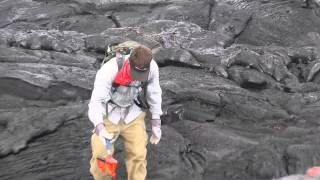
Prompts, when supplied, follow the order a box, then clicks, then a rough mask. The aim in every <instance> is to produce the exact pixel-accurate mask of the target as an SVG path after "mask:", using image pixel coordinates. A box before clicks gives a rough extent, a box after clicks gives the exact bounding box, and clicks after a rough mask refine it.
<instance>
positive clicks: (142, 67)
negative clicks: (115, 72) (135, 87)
mask: <svg viewBox="0 0 320 180" xmlns="http://www.w3.org/2000/svg"><path fill="white" fill-rule="evenodd" d="M151 60H152V51H151V50H150V49H149V48H147V47H146V46H143V45H140V46H138V47H136V48H134V49H133V50H132V53H131V55H130V57H129V62H130V75H131V77H132V79H134V80H138V81H147V80H148V75H149V71H150V62H151Z"/></svg>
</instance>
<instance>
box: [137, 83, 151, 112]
mask: <svg viewBox="0 0 320 180" xmlns="http://www.w3.org/2000/svg"><path fill="white" fill-rule="evenodd" d="M147 86H148V82H141V86H140V87H141V88H142V93H139V95H138V97H137V99H135V100H133V102H134V103H135V104H136V105H137V106H138V107H140V108H142V109H149V108H150V105H149V104H148V102H147Z"/></svg>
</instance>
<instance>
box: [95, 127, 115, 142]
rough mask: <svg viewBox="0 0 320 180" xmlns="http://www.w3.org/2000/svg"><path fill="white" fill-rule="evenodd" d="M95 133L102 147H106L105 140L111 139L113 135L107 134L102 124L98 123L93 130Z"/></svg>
mask: <svg viewBox="0 0 320 180" xmlns="http://www.w3.org/2000/svg"><path fill="white" fill-rule="evenodd" d="M95 133H96V134H97V135H98V136H99V138H100V140H101V142H102V143H103V145H106V139H110V140H111V139H113V138H114V133H108V131H107V130H106V128H105V127H104V124H103V123H100V124H98V125H97V126H96V128H95Z"/></svg>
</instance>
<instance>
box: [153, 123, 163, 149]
mask: <svg viewBox="0 0 320 180" xmlns="http://www.w3.org/2000/svg"><path fill="white" fill-rule="evenodd" d="M151 125H152V135H151V137H150V143H151V144H158V143H159V141H160V139H161V135H162V132H161V120H160V119H152V120H151Z"/></svg>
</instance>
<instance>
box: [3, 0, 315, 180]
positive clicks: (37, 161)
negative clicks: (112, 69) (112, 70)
mask: <svg viewBox="0 0 320 180" xmlns="http://www.w3.org/2000/svg"><path fill="white" fill-rule="evenodd" d="M319 12H320V10H319V8H318V6H317V3H316V2H313V4H312V6H311V7H310V8H305V7H304V4H303V1H300V0H282V1H279V0H256V1H251V0H201V1H196V0H188V1H185V0H153V1H150V0H141V1H134V0H112V1H111V0H99V1H98V0H90V1H89V0H72V1H65V0H51V1H46V0H10V1H9V0H1V1H0V14H1V16H0V84H1V85H0V138H1V141H0V179H1V180H6V179H10V180H14V179H17V180H18V179H32V180H34V179H92V177H91V176H90V173H89V159H90V155H91V149H90V135H91V130H92V128H93V126H92V124H91V123H90V121H89V120H88V117H87V110H88V109H87V104H88V100H89V99H90V95H91V90H92V87H93V82H94V77H95V73H96V71H97V69H98V68H99V65H100V62H101V60H102V58H103V56H104V49H105V47H106V45H107V44H109V43H112V42H121V41H125V40H135V41H138V42H140V43H143V44H145V45H147V46H148V47H150V48H152V49H154V52H155V54H154V59H155V60H156V61H157V62H158V65H159V67H160V84H161V87H162V90H163V111H164V114H163V116H162V122H163V128H162V130H163V137H162V139H161V142H160V144H159V145H157V146H152V145H148V150H149V151H148V177H147V179H150V180H160V179H161V180H162V179H163V180H170V179H172V180H186V179H187V180H212V179H216V180H269V179H272V178H280V177H283V176H287V175H292V174H303V173H304V172H305V170H306V169H308V168H309V167H312V166H316V165H320V145H319V144H320V138H319V136H320V74H319V73H318V72H319V70H320V13H319ZM147 124H148V126H150V124H149V121H147ZM149 134H150V131H149ZM115 157H116V158H117V159H118V160H119V161H120V167H119V168H118V172H117V174H118V179H126V170H125V165H124V160H123V159H124V149H123V146H122V144H121V142H117V144H116V153H115ZM295 177H298V176H295ZM299 177H300V178H304V177H302V176H299ZM305 179H310V178H307V177H305Z"/></svg>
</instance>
